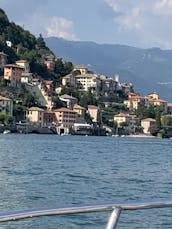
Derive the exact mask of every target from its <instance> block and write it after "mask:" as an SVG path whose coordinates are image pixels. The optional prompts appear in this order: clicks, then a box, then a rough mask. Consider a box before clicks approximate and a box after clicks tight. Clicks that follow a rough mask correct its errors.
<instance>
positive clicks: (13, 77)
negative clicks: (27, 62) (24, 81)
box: [4, 64, 23, 86]
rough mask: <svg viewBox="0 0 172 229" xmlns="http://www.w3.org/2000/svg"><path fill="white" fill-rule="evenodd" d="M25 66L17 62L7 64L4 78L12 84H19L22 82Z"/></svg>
mask: <svg viewBox="0 0 172 229" xmlns="http://www.w3.org/2000/svg"><path fill="white" fill-rule="evenodd" d="M22 72H23V67H21V66H19V65H16V64H7V65H5V66H4V79H5V80H8V81H9V82H10V85H11V86H17V85H19V84H20V83H21V77H22Z"/></svg>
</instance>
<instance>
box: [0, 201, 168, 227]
mask: <svg viewBox="0 0 172 229" xmlns="http://www.w3.org/2000/svg"><path fill="white" fill-rule="evenodd" d="M169 207H172V201H171V200H169V201H162V202H158V201H154V202H143V203H124V204H122V203H119V204H115V203H114V204H102V205H94V206H91V205H90V206H89V205H88V206H76V207H65V208H52V209H51V208H49V209H35V210H25V211H17V212H10V213H1V214H0V222H7V221H13V220H19V219H25V218H30V217H40V216H52V215H69V214H78V213H91V212H105V211H111V212H112V213H111V216H110V218H109V220H108V223H107V226H106V229H115V228H116V227H117V223H118V219H119V217H120V213H121V212H122V211H125V210H139V209H151V208H169Z"/></svg>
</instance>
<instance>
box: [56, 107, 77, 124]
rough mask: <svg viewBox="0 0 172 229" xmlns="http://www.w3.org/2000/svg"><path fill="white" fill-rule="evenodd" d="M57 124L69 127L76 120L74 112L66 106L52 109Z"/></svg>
mask: <svg viewBox="0 0 172 229" xmlns="http://www.w3.org/2000/svg"><path fill="white" fill-rule="evenodd" d="M54 112H55V115H56V119H57V122H58V124H60V125H61V126H63V127H67V128H71V127H72V126H73V125H74V123H75V122H76V112H74V111H73V110H70V109H68V108H66V107H61V108H59V109H56V110H54Z"/></svg>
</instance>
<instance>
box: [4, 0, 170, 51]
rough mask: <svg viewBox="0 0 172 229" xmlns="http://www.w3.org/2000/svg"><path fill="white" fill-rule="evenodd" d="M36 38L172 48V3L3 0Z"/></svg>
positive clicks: (164, 0) (12, 17) (9, 12)
mask: <svg viewBox="0 0 172 229" xmlns="http://www.w3.org/2000/svg"><path fill="white" fill-rule="evenodd" d="M0 8H2V9H3V10H4V11H5V12H6V14H7V15H8V18H9V20H10V21H13V22H15V23H16V24H19V25H21V26H23V27H24V28H25V29H27V30H29V31H30V32H31V33H33V34H34V35H36V36H38V35H39V34H42V35H43V36H44V37H51V36H54V37H61V38H64V39H67V40H76V41H94V42H96V43H99V44H123V45H130V46H135V47H140V48H151V47H159V48H162V49H172V29H171V27H172V25H171V21H172V0H86V1H84V0H27V1H26V0H0Z"/></svg>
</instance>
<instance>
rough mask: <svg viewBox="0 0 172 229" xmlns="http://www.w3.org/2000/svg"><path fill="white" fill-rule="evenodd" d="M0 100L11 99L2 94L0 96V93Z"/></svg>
mask: <svg viewBox="0 0 172 229" xmlns="http://www.w3.org/2000/svg"><path fill="white" fill-rule="evenodd" d="M0 100H4V101H11V99H9V98H7V97H4V96H1V95H0Z"/></svg>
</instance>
